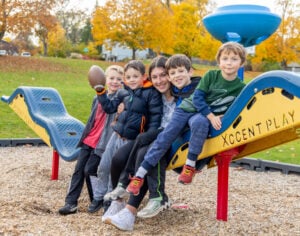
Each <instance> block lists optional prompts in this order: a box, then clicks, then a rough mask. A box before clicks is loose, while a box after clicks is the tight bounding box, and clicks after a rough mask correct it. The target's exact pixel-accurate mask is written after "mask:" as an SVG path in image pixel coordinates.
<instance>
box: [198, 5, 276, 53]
mask: <svg viewBox="0 0 300 236" xmlns="http://www.w3.org/2000/svg"><path fill="white" fill-rule="evenodd" d="M280 22H281V19H280V17H279V16H278V15H276V14H274V13H271V12H270V9H269V8H267V7H264V6H259V5H248V4H241V5H229V6H223V7H219V8H217V10H216V11H215V12H214V13H212V14H210V15H207V16H205V17H204V18H203V23H204V25H205V27H206V29H207V31H208V32H209V33H210V34H211V35H212V36H213V37H215V38H216V39H218V40H220V41H221V42H222V43H225V42H228V41H235V42H238V43H240V44H243V45H244V46H245V47H250V46H253V45H257V44H259V43H261V42H262V41H264V40H265V39H267V38H268V37H269V36H271V35H272V34H273V33H274V32H275V31H276V29H277V28H278V26H279V24H280Z"/></svg>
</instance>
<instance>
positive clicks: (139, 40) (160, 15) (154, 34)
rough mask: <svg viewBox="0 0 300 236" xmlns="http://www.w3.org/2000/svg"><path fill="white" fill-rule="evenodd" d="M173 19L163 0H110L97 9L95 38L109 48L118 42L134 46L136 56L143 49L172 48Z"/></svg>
mask: <svg viewBox="0 0 300 236" xmlns="http://www.w3.org/2000/svg"><path fill="white" fill-rule="evenodd" d="M169 20H170V12H169V10H168V8H167V7H165V5H164V4H162V3H161V1H159V0H145V1H140V0H123V1H114V0H108V1H107V2H106V4H105V5H104V6H103V7H98V8H97V9H96V11H95V12H94V16H93V19H92V26H93V30H92V33H93V38H94V40H95V41H96V42H97V44H104V45H106V47H107V48H109V47H112V46H113V45H114V44H116V43H119V44H120V45H123V46H127V47H129V48H131V49H132V58H133V59H134V58H135V52H136V50H139V49H140V50H142V49H146V48H153V49H154V50H155V51H157V52H162V51H164V52H165V51H170V48H171V47H170V45H169V44H170V43H172V38H170V36H171V35H172V34H171V32H170V30H172V27H171V25H170V21H169Z"/></svg>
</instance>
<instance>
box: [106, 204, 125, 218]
mask: <svg viewBox="0 0 300 236" xmlns="http://www.w3.org/2000/svg"><path fill="white" fill-rule="evenodd" d="M125 206H126V203H125V201H121V202H120V201H112V202H111V204H110V207H109V208H108V209H107V211H106V212H105V213H104V215H103V216H102V222H104V221H105V220H106V219H107V218H108V217H110V216H113V215H115V214H117V213H118V212H119V211H121V210H122V209H123V208H124V207H125Z"/></svg>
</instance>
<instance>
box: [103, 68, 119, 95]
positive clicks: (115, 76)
mask: <svg viewBox="0 0 300 236" xmlns="http://www.w3.org/2000/svg"><path fill="white" fill-rule="evenodd" d="M122 82H123V74H122V73H120V72H118V71H117V70H115V69H110V70H109V71H107V72H106V86H107V90H108V93H115V92H117V90H118V89H120V88H121V87H122Z"/></svg>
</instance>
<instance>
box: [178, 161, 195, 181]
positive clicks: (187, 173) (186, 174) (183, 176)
mask: <svg viewBox="0 0 300 236" xmlns="http://www.w3.org/2000/svg"><path fill="white" fill-rule="evenodd" d="M195 172H196V169H195V168H194V167H191V166H188V165H184V166H183V169H182V171H181V173H180V175H179V176H178V179H177V180H178V182H179V183H181V184H190V183H192V180H193V177H194V175H195Z"/></svg>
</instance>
